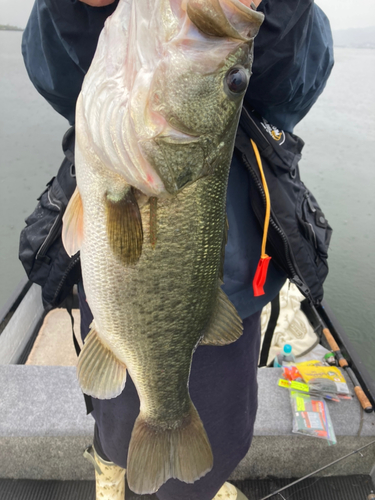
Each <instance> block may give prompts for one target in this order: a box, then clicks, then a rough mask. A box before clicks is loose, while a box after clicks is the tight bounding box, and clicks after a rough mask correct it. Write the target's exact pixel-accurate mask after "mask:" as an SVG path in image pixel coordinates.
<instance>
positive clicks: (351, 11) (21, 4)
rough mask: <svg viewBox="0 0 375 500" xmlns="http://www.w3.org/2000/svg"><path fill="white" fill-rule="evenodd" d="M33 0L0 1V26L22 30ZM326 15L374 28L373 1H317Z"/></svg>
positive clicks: (346, 24) (334, 22)
mask: <svg viewBox="0 0 375 500" xmlns="http://www.w3.org/2000/svg"><path fill="white" fill-rule="evenodd" d="M33 3H34V0H0V24H12V25H15V26H19V27H20V28H24V27H25V26H26V22H27V19H28V16H29V14H30V11H31V8H32V5H33ZM316 3H317V4H318V5H319V6H320V7H321V8H322V9H323V10H324V12H325V13H326V14H327V16H328V17H329V19H330V21H331V26H332V29H334V30H339V29H346V28H365V27H367V26H375V1H374V0H317V2H316Z"/></svg>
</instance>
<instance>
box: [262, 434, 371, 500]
mask: <svg viewBox="0 0 375 500" xmlns="http://www.w3.org/2000/svg"><path fill="white" fill-rule="evenodd" d="M372 444H375V440H374V441H371V443H367V444H365V445H364V446H362V447H361V448H358V449H357V450H354V451H351V452H350V453H348V454H347V455H344V456H343V457H341V458H338V459H337V460H334V461H333V462H331V463H329V464H327V465H325V466H324V467H321V468H320V469H317V470H314V472H310V474H307V475H306V476H303V477H301V478H300V479H297V480H296V481H293V482H292V483H290V484H287V485H286V486H283V488H280V489H279V490H277V491H274V492H273V493H270V494H269V495H267V496H266V497H263V498H261V499H260V500H267V498H271V497H273V496H275V495H278V494H279V493H281V492H282V491H284V490H286V489H288V488H291V487H292V486H294V485H295V484H298V483H300V482H301V481H304V480H305V479H308V478H309V477H311V476H313V475H314V474H317V473H318V472H321V471H323V470H325V469H328V467H331V465H335V464H337V463H338V462H341V460H345V458H348V457H350V456H351V455H355V454H356V453H359V452H360V451H362V450H364V449H365V448H368V447H369V446H371V445H372Z"/></svg>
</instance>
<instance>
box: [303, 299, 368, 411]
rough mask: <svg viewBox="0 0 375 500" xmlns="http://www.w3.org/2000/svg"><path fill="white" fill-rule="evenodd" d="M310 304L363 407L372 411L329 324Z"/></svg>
mask: <svg viewBox="0 0 375 500" xmlns="http://www.w3.org/2000/svg"><path fill="white" fill-rule="evenodd" d="M310 305H311V308H312V310H313V311H314V313H315V316H316V318H317V320H318V321H319V323H320V326H321V327H322V331H323V334H324V336H325V338H326V340H327V342H328V344H329V346H330V348H331V349H332V351H333V353H334V354H335V357H336V359H337V361H338V363H339V365H340V366H341V368H343V369H344V370H345V371H346V373H347V374H348V375H349V378H350V380H351V381H352V384H353V386H354V392H355V394H356V396H357V398H358V401H359V402H360V404H361V406H362V408H363V409H364V411H365V412H366V413H371V412H372V410H373V407H372V404H371V403H370V401H369V400H368V398H367V396H366V394H365V393H364V391H363V389H362V387H361V385H360V383H359V382H358V379H357V377H356V376H355V374H354V372H353V370H352V369H351V368H350V366H349V364H348V362H347V361H346V359H345V358H344V356H343V355H342V352H341V350H340V348H339V346H338V345H337V342H336V340H335V339H334V338H333V335H332V333H331V332H330V330H329V328H328V327H327V325H326V324H325V323H324V321H323V320H322V318H321V316H320V314H319V313H318V311H317V310H316V309H315V306H314V305H313V304H310Z"/></svg>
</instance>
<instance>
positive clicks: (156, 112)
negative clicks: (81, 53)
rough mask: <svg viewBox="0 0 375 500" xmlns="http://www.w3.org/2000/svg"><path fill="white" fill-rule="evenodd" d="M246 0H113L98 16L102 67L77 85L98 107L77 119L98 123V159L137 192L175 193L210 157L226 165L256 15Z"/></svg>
mask: <svg viewBox="0 0 375 500" xmlns="http://www.w3.org/2000/svg"><path fill="white" fill-rule="evenodd" d="M248 4H249V1H248V0H242V1H240V0H156V1H153V2H151V1H150V0H136V1H135V0H134V1H131V0H120V3H119V6H118V8H117V9H116V11H115V13H114V14H113V16H112V19H110V20H109V21H108V24H107V25H106V28H105V30H106V32H107V34H106V35H104V36H103V38H104V39H105V43H102V45H104V46H105V47H104V49H105V50H104V49H103V50H101V48H100V45H101V41H99V46H98V51H99V52H100V50H101V52H102V53H103V55H102V58H101V59H102V63H101V66H102V67H103V63H104V71H103V70H102V71H101V75H99V73H100V71H99V72H98V71H96V72H95V76H96V82H94V81H93V78H92V76H91V77H90V79H91V84H90V85H87V86H85V85H84V87H83V91H82V93H83V94H86V95H87V96H89V94H90V89H91V93H93V92H92V88H93V87H95V91H96V94H97V95H96V99H95V100H93V99H92V98H91V99H90V104H91V106H93V107H97V106H98V103H100V104H101V106H102V109H101V110H100V111H99V112H98V111H95V112H92V110H91V111H90V119H89V120H86V123H89V124H90V125H89V127H91V128H94V129H98V128H99V129H100V130H101V132H100V133H99V134H96V137H93V142H94V143H95V144H96V145H97V147H98V149H101V151H100V152H99V153H98V154H101V155H102V156H103V145H104V146H105V147H104V151H105V153H106V155H107V158H106V159H105V160H106V163H107V164H108V166H110V167H111V168H114V169H115V170H116V171H118V172H121V174H122V175H123V176H124V177H125V179H126V180H127V182H128V183H129V184H131V185H133V186H135V187H137V188H138V189H140V190H141V191H142V192H144V193H145V194H148V195H149V196H155V195H157V196H160V195H162V194H166V195H168V194H175V193H177V192H179V191H180V190H181V189H183V188H184V187H185V186H186V185H188V184H190V183H192V182H194V181H196V180H197V179H199V178H200V177H202V176H205V175H209V174H211V173H213V172H214V171H215V169H216V168H217V165H218V164H222V163H226V164H227V168H228V169H229V163H230V157H231V155H232V152H233V147H234V139H235V133H236V129H237V126H238V120H239V115H240V111H241V106H242V101H243V97H244V95H245V92H246V89H247V85H248V83H249V79H250V75H251V65H252V58H253V40H254V37H255V36H256V34H257V32H258V30H259V27H260V25H261V23H262V21H263V14H261V13H258V12H256V11H254V10H252V9H251V8H250V7H249V6H248ZM124 26H126V29H125V28H124ZM119 32H121V33H122V35H123V36H122V39H123V44H122V45H121V44H119V40H121V36H120V35H119ZM116 33H117V34H116ZM111 40H112V41H111ZM115 43H116V46H115ZM111 47H112V49H111ZM114 47H120V50H118V51H117V52H113V48H114ZM110 49H111V50H110ZM98 51H97V52H98ZM104 52H105V53H104ZM95 57H96V56H95ZM94 63H95V61H94V62H93V65H94ZM116 68H117V69H116ZM110 73H112V75H111V74H110ZM103 75H104V80H103ZM100 79H102V80H103V83H102V84H101V83H100V82H99V81H98V80H100ZM106 81H108V83H106ZM85 84H86V80H85ZM110 87H111V89H110V90H109V88H110ZM98 89H100V90H99V91H98ZM99 92H101V93H102V95H100V96H99V95H98V94H99ZM98 98H99V99H98ZM86 102H89V99H86ZM103 103H104V104H103ZM116 103H117V104H116ZM103 106H104V109H105V113H103ZM86 108H87V106H86ZM116 113H117V114H116ZM100 114H102V116H103V120H101V121H100V123H99V124H98V125H96V126H95V125H94V127H92V124H93V123H94V122H95V120H97V121H98V116H100ZM94 135H95V130H94ZM100 135H102V136H103V137H104V138H105V140H103V139H102V138H101V137H100ZM108 145H109V146H108Z"/></svg>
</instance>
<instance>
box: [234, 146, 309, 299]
mask: <svg viewBox="0 0 375 500" xmlns="http://www.w3.org/2000/svg"><path fill="white" fill-rule="evenodd" d="M242 160H243V162H244V164H245V165H246V167H247V169H248V170H249V172H250V174H251V177H252V179H253V181H254V182H255V184H256V186H257V188H258V191H259V192H260V194H261V196H262V199H263V203H264V206H265V205H266V195H265V193H264V189H263V186H262V184H261V182H260V180H259V179H258V176H257V175H256V173H255V172H254V169H253V167H252V166H251V164H250V162H249V161H248V159H247V158H246V155H245V154H244V153H242ZM276 220H277V219H276ZM276 220H275V216H274V215H273V214H271V218H270V224H271V226H272V227H273V228H274V229H275V231H276V232H277V233H278V234H279V235H280V237H281V239H282V241H283V244H284V249H285V260H286V263H287V266H288V269H289V272H290V275H291V276H292V277H289V279H290V281H291V282H292V283H294V284H295V285H296V286H297V287H298V288H299V289H300V290H301V292H302V293H303V295H304V296H305V297H307V298H308V299H309V300H310V301H311V302H313V298H312V296H311V293H310V290H309V287H308V286H307V285H306V283H304V281H303V280H302V279H301V277H300V273H299V271H298V266H297V263H296V262H295V259H294V256H293V254H292V252H291V250H290V245H289V241H288V237H287V236H286V234H285V233H284V231H283V230H282V229H281V227H280V226H279V225H278V224H277V222H276Z"/></svg>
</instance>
